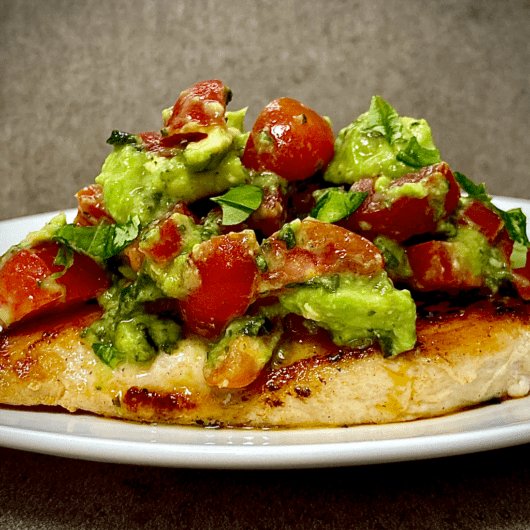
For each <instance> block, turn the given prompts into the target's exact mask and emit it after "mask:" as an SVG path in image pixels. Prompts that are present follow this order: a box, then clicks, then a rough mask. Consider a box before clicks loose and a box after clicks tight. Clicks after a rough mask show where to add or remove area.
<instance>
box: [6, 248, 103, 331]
mask: <svg viewBox="0 0 530 530" xmlns="http://www.w3.org/2000/svg"><path fill="white" fill-rule="evenodd" d="M59 248H60V246H59V244H58V243H54V242H47V243H41V244H39V245H37V246H35V247H34V248H29V249H21V250H18V251H16V252H15V253H14V254H13V255H12V256H10V257H8V258H7V260H6V261H5V263H4V264H3V266H2V268H1V269H0V320H2V321H3V324H4V325H6V326H9V325H10V324H12V323H14V322H18V321H19V320H21V319H27V318H30V317H33V316H36V315H40V314H42V313H45V312H50V311H51V310H56V309H60V308H62V307H66V306H67V305H69V304H74V303H79V302H84V301H88V300H91V299H93V298H96V297H97V296H99V295H100V294H102V293H103V292H104V291H105V290H107V289H108V288H109V286H110V282H109V278H108V277H107V274H106V272H105V271H104V270H103V269H102V268H101V267H100V266H99V265H98V264H97V263H96V262H95V261H94V260H92V259H91V258H89V257H88V256H85V255H84V254H77V253H74V257H73V263H72V265H71V267H70V268H69V269H68V270H67V271H66V272H65V273H64V274H63V275H62V276H60V277H58V278H56V279H53V278H51V276H52V274H54V273H59V272H61V271H62V270H63V267H62V266H60V265H54V264H53V262H54V260H55V258H56V256H57V253H58V251H59Z"/></svg>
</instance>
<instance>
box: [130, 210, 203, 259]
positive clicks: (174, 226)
mask: <svg viewBox="0 0 530 530" xmlns="http://www.w3.org/2000/svg"><path fill="white" fill-rule="evenodd" d="M176 213H177V214H181V215H185V216H187V217H190V218H191V219H192V220H193V222H194V223H197V222H198V220H197V219H196V218H195V216H194V215H193V214H192V213H191V212H190V210H189V209H188V207H187V206H186V204H185V203H183V202H182V201H179V202H177V203H176V204H175V206H174V207H173V208H172V209H171V210H170V211H169V212H168V213H167V214H165V215H164V216H163V217H161V218H160V219H157V220H156V221H155V223H154V226H155V227H158V230H159V238H158V239H157V240H156V241H152V242H151V241H149V242H142V244H140V251H141V252H143V253H144V254H145V255H146V256H147V257H149V258H150V259H151V260H152V261H154V262H155V263H158V264H164V263H167V262H168V261H170V260H172V259H173V258H174V257H176V256H178V254H180V251H181V249H182V246H183V244H184V240H183V237H182V233H181V232H180V230H179V227H178V223H177V222H176V221H175V219H173V217H172V216H173V214H176Z"/></svg>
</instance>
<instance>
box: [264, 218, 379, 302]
mask: <svg viewBox="0 0 530 530" xmlns="http://www.w3.org/2000/svg"><path fill="white" fill-rule="evenodd" d="M261 253H262V257H263V258H264V259H265V261H266V263H267V270H266V271H265V272H264V273H263V274H262V275H261V277H260V286H259V291H260V292H261V293H268V292H271V291H272V292H273V291H277V290H279V289H282V288H284V287H285V286H286V285H289V284H292V283H300V282H306V281H308V280H310V279H311V278H314V277H317V276H326V275H332V274H341V273H346V272H351V273H354V274H362V275H372V274H377V273H378V272H380V271H382V270H383V266H384V260H383V256H382V255H381V252H380V251H379V249H378V248H377V247H376V246H375V245H374V244H373V243H371V242H370V241H368V240H367V239H365V238H364V237H362V236H360V235H358V234H355V233H353V232H350V231H349V230H346V229H345V228H343V227H340V226H337V225H333V224H329V223H324V222H322V221H317V220H316V219H311V218H307V219H304V220H303V221H302V222H301V223H300V225H299V228H298V229H297V233H296V244H295V245H294V246H293V247H292V248H288V247H287V245H286V242H285V241H284V240H282V239H281V238H280V234H279V233H276V234H274V235H273V236H272V237H270V238H268V239H267V240H265V241H264V242H263V243H262V245H261Z"/></svg>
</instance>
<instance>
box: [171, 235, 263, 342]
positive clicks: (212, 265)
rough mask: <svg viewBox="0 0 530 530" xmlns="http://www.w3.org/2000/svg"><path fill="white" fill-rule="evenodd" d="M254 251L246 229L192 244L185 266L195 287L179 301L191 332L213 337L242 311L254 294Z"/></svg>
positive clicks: (252, 242)
mask: <svg viewBox="0 0 530 530" xmlns="http://www.w3.org/2000/svg"><path fill="white" fill-rule="evenodd" d="M257 251H258V243H257V241H256V238H255V236H254V233H253V232H250V231H248V232H239V233H235V232H233V233H230V234H225V235H221V236H216V237H213V238H212V239H209V240H208V241H205V242H204V243H201V244H200V245H197V246H196V247H194V249H193V251H192V252H191V254H190V256H189V266H190V268H191V270H192V271H193V272H191V274H192V275H193V279H192V281H191V284H192V285H196V286H194V288H193V289H192V291H191V292H190V294H189V295H188V296H187V297H185V298H184V299H183V300H181V303H180V307H181V311H182V317H183V319H184V322H185V323H186V324H187V325H188V327H189V328H190V329H191V330H192V331H193V332H195V333H197V334H199V335H202V336H204V337H207V338H213V337H215V336H216V335H218V334H219V333H221V331H222V330H223V328H224V326H225V325H226V324H227V323H228V322H230V321H231V320H232V319H233V318H235V317H238V316H242V315H243V314H244V313H245V311H246V310H247V309H248V307H249V305H250V304H251V303H252V301H253V299H254V297H255V294H256V280H257V277H258V269H257V266H256V261H255V258H256V254H257Z"/></svg>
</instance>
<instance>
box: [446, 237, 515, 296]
mask: <svg viewBox="0 0 530 530" xmlns="http://www.w3.org/2000/svg"><path fill="white" fill-rule="evenodd" d="M448 241H450V242H451V243H455V246H454V248H455V250H456V252H457V253H458V256H459V261H460V262H462V263H463V264H464V265H465V267H466V268H467V269H468V270H469V271H470V272H471V273H472V274H473V275H474V276H481V277H482V278H484V282H485V284H486V285H487V287H488V288H489V289H491V291H492V292H494V293H495V292H497V291H498V289H499V286H500V285H501V284H502V283H503V282H505V281H508V280H511V278H512V273H511V271H510V267H509V265H508V264H507V263H506V262H505V260H504V258H503V256H502V252H501V251H500V249H499V248H497V247H494V246H492V245H490V244H489V243H488V240H487V239H486V238H485V237H484V236H483V235H482V234H481V233H480V232H479V231H478V230H475V229H473V228H468V227H458V229H457V233H456V236H455V237H452V238H450V239H449V240H448Z"/></svg>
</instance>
